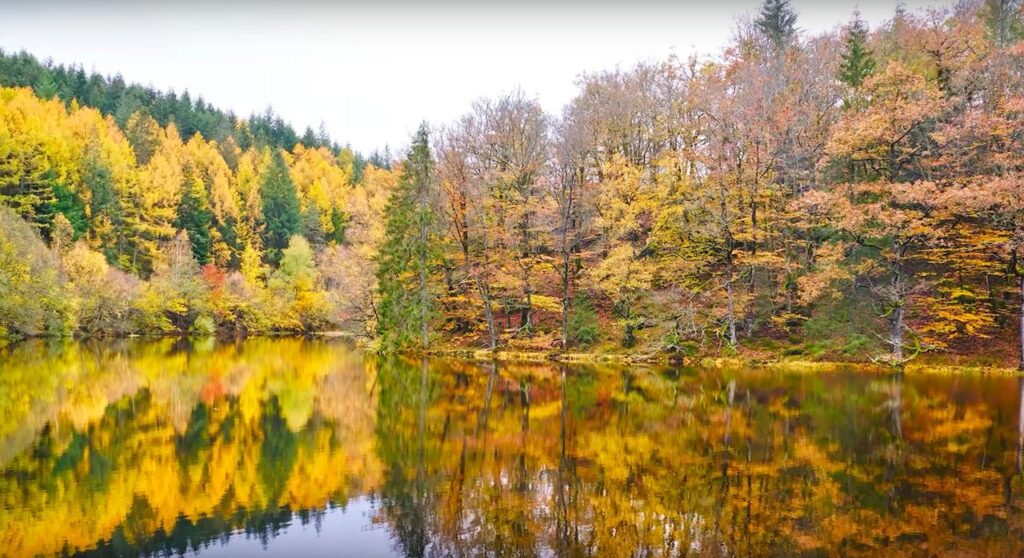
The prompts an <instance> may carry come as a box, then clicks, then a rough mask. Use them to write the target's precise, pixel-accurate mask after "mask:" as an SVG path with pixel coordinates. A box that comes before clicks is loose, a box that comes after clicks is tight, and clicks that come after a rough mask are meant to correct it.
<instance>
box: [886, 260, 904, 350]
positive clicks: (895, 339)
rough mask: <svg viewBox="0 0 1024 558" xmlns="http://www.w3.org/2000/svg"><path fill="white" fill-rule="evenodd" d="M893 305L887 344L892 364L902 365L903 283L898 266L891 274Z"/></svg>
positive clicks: (896, 265) (897, 265) (894, 267)
mask: <svg viewBox="0 0 1024 558" xmlns="http://www.w3.org/2000/svg"><path fill="white" fill-rule="evenodd" d="M892 288H893V303H894V308H893V310H892V317H891V318H890V319H889V322H890V323H891V324H892V334H891V336H890V338H889V344H890V345H891V346H892V359H893V363H895V364H897V365H902V364H903V290H902V289H903V282H902V279H901V277H900V268H899V264H898V263H897V264H895V265H894V266H893V272H892Z"/></svg>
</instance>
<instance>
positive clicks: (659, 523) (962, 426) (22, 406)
mask: <svg viewBox="0 0 1024 558" xmlns="http://www.w3.org/2000/svg"><path fill="white" fill-rule="evenodd" d="M1022 390H1024V383H1022V382H1021V380H1019V379H1018V378H1011V377H979V376H940V375H927V374H916V375H905V376H897V375H893V374H884V373H866V372H855V371H852V370H850V371H836V372H829V373H807V372H800V371H799V370H792V371H785V370H778V369H772V370H763V369H762V370H757V369H750V370H747V369H703V368H659V367H625V366H608V365H564V366H563V365H556V364H512V363H497V364H491V363H482V362H463V361H457V360H443V359H438V360H429V361H427V360H419V359H399V358H380V357H373V356H366V355H363V354H362V353H360V352H359V351H357V350H355V349H353V348H351V347H350V346H349V345H348V344H346V343H344V342H342V341H340V340H302V339H251V340H247V341H237V342H215V341H212V340H210V341H193V342H189V341H184V340H159V341H152V340H149V341H146V340H127V341H117V342H82V343H75V342H61V343H56V344H53V343H44V342H36V341H33V342H26V343H21V344H17V345H14V346H9V347H7V348H5V349H0V471H2V474H0V556H4V557H11V558H15V557H30V556H56V555H72V556H77V555H81V556H137V555H160V556H166V555H181V554H184V555H195V554H197V555H199V556H268V557H272V556H309V555H332V556H360V557H374V556H416V557H419V556H424V557H435V556H437V557H442V556H479V555H489V556H569V557H584V556H601V557H606V556H609V557H617V556H644V557H646V556H829V555H848V556H859V555H864V556H869V555H879V554H884V555H888V556H934V555H971V556H1010V555H1020V554H1021V552H1022V551H1024V509H1022V500H1021V497H1022V490H1024V484H1022V476H1021V467H1022V462H1021V457H1022V445H1021V443H1022V433H1024V410H1022V407H1021V395H1022Z"/></svg>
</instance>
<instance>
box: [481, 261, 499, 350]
mask: <svg viewBox="0 0 1024 558" xmlns="http://www.w3.org/2000/svg"><path fill="white" fill-rule="evenodd" d="M476 290H477V292H479V293H480V300H481V302H483V303H484V316H485V317H486V318H487V335H488V337H489V338H490V348H491V350H492V351H493V350H494V349H497V348H498V334H497V332H496V331H495V329H494V308H493V307H492V306H491V296H490V295H489V294H488V293H487V288H486V287H485V286H484V284H483V281H482V280H481V279H480V278H479V277H477V278H476Z"/></svg>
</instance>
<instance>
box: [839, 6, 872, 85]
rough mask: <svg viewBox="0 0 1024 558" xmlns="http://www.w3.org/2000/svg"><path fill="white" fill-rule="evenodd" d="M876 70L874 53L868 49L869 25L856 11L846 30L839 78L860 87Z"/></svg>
mask: <svg viewBox="0 0 1024 558" xmlns="http://www.w3.org/2000/svg"><path fill="white" fill-rule="evenodd" d="M874 71H875V58H874V54H873V53H872V52H871V50H869V49H868V27H867V25H866V24H865V23H864V20H862V19H861V17H860V13H854V15H853V20H852V21H850V25H849V27H847V30H846V50H845V51H844V52H843V54H842V62H840V64H839V72H838V77H839V80H840V81H842V82H843V83H845V84H847V85H849V86H850V87H852V88H854V89H858V88H860V86H861V85H862V84H863V83H864V80H865V79H867V78H868V76H870V75H871V74H872V73H873V72H874Z"/></svg>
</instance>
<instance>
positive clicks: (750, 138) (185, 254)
mask: <svg viewBox="0 0 1024 558" xmlns="http://www.w3.org/2000/svg"><path fill="white" fill-rule="evenodd" d="M1022 29H1024V26H1022V24H1021V7H1020V5H1019V4H1018V3H1016V2H1007V1H1005V0H987V1H980V0H975V1H969V2H962V3H959V4H957V5H956V6H955V7H953V8H949V9H945V10H934V11H929V12H927V13H922V14H916V15H915V14H910V13H906V12H905V11H903V10H897V12H896V13H895V14H894V17H893V18H892V19H891V20H890V21H888V22H886V23H885V24H884V25H882V26H880V27H878V28H877V29H873V30H872V29H869V28H868V26H867V25H866V23H865V22H863V21H862V20H861V19H860V18H859V17H858V16H857V15H856V14H854V16H853V18H852V19H851V21H850V22H849V23H848V24H847V25H845V26H843V27H842V28H841V29H838V30H837V31H835V32H831V33H825V34H821V35H817V36H808V35H806V34H804V33H801V32H800V31H799V27H798V14H796V13H795V12H794V11H793V10H792V8H791V7H790V6H789V4H788V3H787V2H785V1H784V0H770V1H767V2H765V4H764V5H763V7H762V9H761V10H760V11H759V12H758V13H757V14H755V17H754V18H753V19H751V20H750V21H741V22H740V25H739V26H738V30H737V33H736V35H735V37H734V39H733V40H732V41H731V42H730V44H729V45H727V47H726V48H725V49H724V50H723V51H722V52H720V53H718V54H717V55H716V56H713V57H709V58H696V57H695V58H691V59H687V60H680V59H677V58H674V57H673V58H670V59H668V60H665V61H663V62H660V63H646V64H640V65H638V66H636V67H634V68H632V69H629V70H616V71H608V72H600V73H595V74H588V75H584V76H582V77H581V79H580V91H579V94H578V96H577V97H576V98H575V99H573V100H572V101H571V102H570V103H569V105H568V106H567V107H566V108H565V110H564V111H563V112H562V113H561V114H559V115H550V114H546V113H545V112H544V111H543V110H542V109H541V107H540V105H539V103H538V102H537V101H536V100H535V99H531V98H529V97H528V96H526V95H524V94H522V93H521V92H512V93H509V94H505V95H502V96H500V97H497V98H494V99H482V100H480V101H478V102H477V103H475V104H474V105H473V106H472V107H471V109H470V110H469V112H468V113H467V114H466V115H465V116H464V117H462V118H460V119H458V120H457V121H455V122H451V123H448V124H446V125H442V126H434V128H433V129H430V130H428V129H426V128H424V129H423V130H421V132H420V133H418V134H417V136H416V138H415V141H414V143H413V146H412V148H411V150H410V151H409V153H408V156H407V157H406V159H405V160H404V161H397V162H395V164H394V165H392V164H391V162H390V161H388V160H387V159H388V157H387V156H380V155H378V156H376V157H375V158H374V160H375V161H376V163H369V164H367V166H366V167H365V171H360V170H359V164H358V162H357V158H356V157H355V155H354V154H353V153H352V152H351V151H348V150H344V149H341V150H337V149H334V148H333V147H331V148H328V147H325V146H323V145H319V146H311V145H306V144H304V143H303V142H301V141H299V142H296V143H290V142H288V141H277V140H275V141H277V143H274V142H273V141H266V142H262V143H261V142H252V143H245V142H242V141H239V140H238V139H237V138H236V136H233V135H228V136H218V135H217V134H216V133H211V134H210V135H207V134H206V133H204V132H203V131H198V132H197V133H196V134H194V135H191V136H183V135H182V134H181V131H180V128H179V127H178V124H177V121H176V120H173V121H168V122H161V121H160V120H158V119H157V118H155V117H154V116H153V115H152V114H150V112H151V111H146V110H135V111H133V112H131V113H130V114H127V115H126V116H124V115H123V122H122V121H119V120H118V117H117V116H116V115H115V114H111V113H110V112H109V111H110V110H114V112H115V113H116V111H117V109H116V108H114V109H111V107H109V106H108V107H106V109H105V110H106V112H104V111H99V110H97V109H95V108H92V107H90V108H85V107H86V105H87V103H82V102H81V100H79V101H75V100H72V101H70V102H68V103H65V102H63V101H60V100H55V99H49V100H48V99H47V97H46V95H45V92H46V91H45V90H44V91H42V92H41V91H40V88H39V87H38V85H37V86H36V88H35V90H34V91H30V90H27V89H4V90H2V92H0V117H2V118H3V122H4V123H5V124H6V126H5V127H4V128H0V134H6V135H0V201H3V203H4V204H5V205H7V206H9V207H10V208H11V210H13V211H14V212H17V213H18V214H20V216H21V217H22V218H23V219H25V220H27V221H28V222H30V223H32V226H34V229H35V230H34V231H30V230H28V229H25V228H24V227H21V230H20V232H19V233H18V234H13V235H11V236H9V237H4V238H0V242H6V243H7V244H8V245H10V246H13V247H9V248H7V249H8V250H10V252H9V253H11V254H23V253H25V251H24V250H23V249H20V248H18V247H17V246H14V243H17V242H36V243H37V246H38V247H41V246H43V244H42V243H43V242H46V243H48V244H49V248H48V250H49V251H48V252H47V251H46V250H41V249H39V250H33V253H34V254H40V255H39V257H40V258H50V257H53V258H57V259H58V260H59V261H60V262H61V266H62V267H60V272H59V273H54V274H52V275H53V277H52V280H53V283H54V285H55V286H54V287H53V290H52V292H53V293H59V292H64V291H65V290H66V289H67V288H68V287H67V286H66V285H64V283H67V282H70V283H71V284H76V283H75V280H74V273H73V271H72V270H73V269H74V267H73V266H72V265H71V264H70V263H68V260H69V257H70V256H69V255H70V254H77V256H76V257H84V255H85V254H94V253H95V254H100V255H101V257H99V258H96V257H95V256H90V257H91V258H92V259H95V260H96V261H97V262H99V263H101V264H103V265H106V266H109V271H110V274H121V273H123V274H124V276H123V277H121V276H120V275H118V277H120V278H121V279H123V281H122V282H123V283H126V284H127V283H132V285H131V286H129V287H125V288H128V289H129V290H132V292H136V293H152V294H150V295H149V297H148V298H147V297H146V296H145V295H138V296H137V300H141V301H142V302H138V303H136V304H135V305H134V306H131V308H130V309H128V310H126V312H128V311H129V310H130V312H129V313H133V312H134V313H135V314H133V315H134V316H135V318H133V321H131V323H132V324H135V325H132V326H131V328H135V329H136V330H139V329H141V330H146V329H150V328H152V327H154V324H155V325H156V326H158V327H157V329H171V330H173V329H177V330H183V329H202V330H206V329H213V328H217V329H224V328H228V329H240V330H243V331H263V330H268V329H282V328H284V329H318V328H323V327H333V325H335V324H339V323H342V324H344V325H346V326H347V327H351V328H353V329H354V330H355V331H357V332H358V333H361V334H363V335H366V336H368V337H374V338H380V339H382V340H383V346H385V347H387V348H390V349H402V348H412V347H417V348H419V347H422V346H423V345H429V346H433V347H438V346H458V347H480V348H491V349H496V348H499V347H505V348H509V349H513V350H550V349H563V350H568V349H573V348H590V349H594V350H616V351H619V350H630V351H635V352H640V353H645V354H647V353H654V352H670V353H683V354H692V353H702V352H704V353H706V352H717V351H732V350H736V349H743V350H747V351H753V352H755V353H757V352H762V351H763V352H767V351H772V352H777V351H784V352H787V353H791V354H803V355H807V356H812V357H840V358H867V357H878V355H882V354H884V355H886V356H885V357H884V359H885V360H888V361H891V362H895V363H901V362H904V361H905V360H906V359H908V358H911V357H912V356H913V355H915V354H917V353H919V352H921V351H925V350H946V351H950V352H953V353H959V354H980V353H989V354H993V355H1000V354H1007V353H1008V349H1009V348H1010V341H1011V337H1013V336H1012V335H1009V334H1008V333H1007V332H1011V331H1015V330H1017V329H1019V328H1020V320H1021V319H1022V318H1021V306H1022V302H1024V264H1021V263H1020V259H1021V251H1022V249H1024V248H1022V246H1024V243H1022V241H1021V238H1022V237H1024V202H1022V199H1024V194H1022V190H1021V184H1024V181H1022V178H1024V159H1022V153H1024V145H1022V142H1024V93H1022V92H1024V43H1022V42H1021V41H1020V38H1021V34H1022ZM8 63H9V62H8ZM75 95H79V93H75ZM75 99H78V96H76V97H75ZM91 102H92V103H100V102H101V101H99V100H92V101H91ZM239 127H240V125H237V124H236V126H235V128H236V129H238V128H239ZM190 131H191V130H190ZM183 138H187V139H183ZM392 166H393V168H392ZM2 223H6V225H5V226H10V227H13V228H18V227H19V226H20V225H18V226H16V224H15V223H13V222H12V220H11V219H10V218H9V217H8V218H6V219H5V220H4V221H2ZM26 226H27V225H26ZM30 233H31V234H30ZM33 234H36V235H38V238H37V237H34V236H33ZM175 239H176V240H175ZM76 242H78V243H79V244H77V245H76V244H75V243H76ZM186 243H187V246H188V248H190V250H182V248H183V247H184V246H185V245H186ZM168 246H169V247H170V249H168V248H167V247H168ZM382 247H383V248H382ZM0 249H3V247H0ZM51 254H52V256H51ZM23 260H24V258H19V257H13V256H12V257H11V260H10V261H11V263H10V264H9V265H11V266H15V267H16V266H18V265H22V264H23V263H24V262H23ZM175 262H176V263H175ZM33 266H35V267H33ZM52 267H53V266H48V265H47V264H45V263H38V262H33V263H31V264H30V265H29V268H28V269H30V271H29V275H31V274H32V273H35V271H31V270H37V269H43V268H52ZM11 269H13V268H11ZM18 269H22V268H18ZM171 269H178V272H172V271H170V270H171ZM198 270H202V271H201V272H200V271H198ZM271 270H273V271H271ZM8 273H9V274H10V276H11V277H17V276H19V275H17V273H21V272H14V271H9V272H8ZM21 276H25V275H21ZM92 276H94V277H95V276H96V274H92ZM137 277H138V278H142V279H143V280H144V281H143V282H142V283H139V284H135V283H133V281H134V282H136V283H138V281H139V280H138V279H136V278H137ZM182 278H192V279H194V280H195V281H196V282H197V285H199V286H198V287H197V288H198V289H199V292H201V293H205V294H202V295H201V296H200V297H199V298H200V299H204V300H212V301H213V302H211V303H210V304H209V305H207V306H200V307H197V308H191V307H190V306H189V305H190V304H192V300H193V299H192V298H191V295H183V297H182V298H181V300H184V301H186V302H185V306H186V307H187V310H180V311H179V309H174V308H166V307H160V306H159V304H156V303H157V302H167V301H168V300H171V299H173V297H164V296H161V295H160V293H161V292H164V291H163V290H162V289H170V290H169V291H167V292H183V293H188V292H190V291H188V289H186V288H184V287H182V286H180V285H177V286H171V285H174V284H175V283H174V281H175V280H177V279H182ZM9 281H11V282H12V283H13V282H16V281H14V280H9ZM44 285H45V282H36V283H35V284H34V285H33V287H32V288H33V289H40V288H44ZM218 285H225V287H223V288H222V287H220V286H218ZM174 289H178V290H177V291H175V290H174ZM218 289H222V290H218ZM223 289H226V290H223ZM247 289H249V290H247ZM10 292H15V291H13V290H12V291H10ZM223 292H228V293H231V296H223V294H222V293H223ZM252 292H260V293H264V295H261V296H255V295H252ZM285 295H286V296H285ZM18 296H26V297H28V298H30V299H32V300H33V301H36V302H38V304H39V305H44V303H45V301H47V300H52V301H53V303H52V304H51V306H52V305H56V306H60V304H61V301H62V300H63V299H62V297H60V296H54V297H47V296H34V295H33V294H31V293H29V292H28V291H26V294H23V295H18ZM79 296H84V295H79ZM139 297H141V298H139ZM65 298H66V297H65ZM131 299H132V298H131V297H117V300H118V301H125V300H131ZM10 300H23V299H19V298H17V297H13V298H11V299H10ZM254 300H255V301H260V300H263V301H266V302H264V303H262V306H261V307H260V308H259V310H258V311H257V310H253V309H252V308H247V309H242V307H244V306H245V304H248V303H250V302H251V301H254ZM146 301H149V302H151V303H152V304H150V303H147V302H146ZM225 301H234V302H225ZM281 301H288V304H285V305H284V306H281V304H282V302H281ZM3 304H6V306H2V305H3ZM154 304H155V306H154ZM232 304H235V305H236V306H232ZM275 304H276V305H278V306H274V305H275ZM153 308H156V310H155V311H154V310H153ZM37 310H38V312H36V314H34V315H33V317H32V318H31V319H29V318H24V317H23V316H22V317H20V318H18V319H15V317H16V316H20V314H19V312H23V311H24V309H23V304H22V303H21V302H8V303H5V302H2V301H0V319H2V321H0V324H3V325H4V327H6V329H7V331H8V332H13V333H20V334H31V333H38V332H40V331H45V330H48V329H49V330H57V331H66V330H68V329H69V328H70V329H74V328H76V327H77V328H79V329H81V328H82V326H81V323H83V321H82V320H81V319H80V317H79V318H78V319H76V318H75V314H76V312H80V310H79V308H78V307H76V308H74V309H72V310H69V311H67V312H69V314H68V316H70V317H68V318H66V319H56V318H52V317H46V316H48V314H47V310H46V309H45V308H43V307H40V308H38V309H37ZM143 310H144V311H143ZM246 312H250V314H246ZM311 312H312V313H313V314H310V313H311ZM140 313H141V314H142V315H146V316H149V318H146V319H139V318H138V314H140ZM252 315H258V316H262V318H261V319H256V318H254V317H252ZM243 316H249V317H248V318H244V319H243ZM268 316H289V317H288V318H287V319H277V318H268ZM200 317H202V318H203V320H202V321H201V322H200V320H199V318H200ZM19 320H24V323H30V324H31V325H30V326H25V325H18V324H19V323H22V322H21V321H19ZM261 320H262V321H261ZM54 324H56V325H54ZM61 324H64V325H61ZM69 324H70V325H69ZM139 324H141V325H139ZM197 324H201V325H202V327H198V326H197ZM238 324H247V325H246V326H245V327H238ZM424 327H426V328H427V330H428V332H427V334H426V337H425V338H424V333H423V330H424ZM62 328H63V329H62ZM95 331H105V329H104V328H102V327H99V328H96V329H95Z"/></svg>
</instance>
